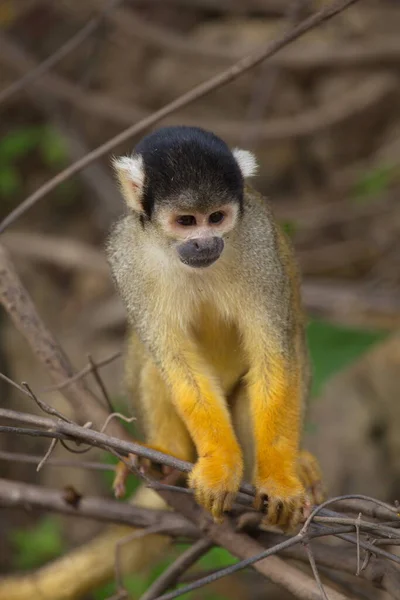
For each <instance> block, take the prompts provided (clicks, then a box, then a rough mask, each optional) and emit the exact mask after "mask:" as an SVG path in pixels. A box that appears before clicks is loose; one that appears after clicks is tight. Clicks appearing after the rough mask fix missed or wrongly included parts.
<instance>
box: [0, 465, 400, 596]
mask: <svg viewBox="0 0 400 600" xmlns="http://www.w3.org/2000/svg"><path fill="white" fill-rule="evenodd" d="M2 454H4V453H2ZM0 506H1V507H11V508H22V509H26V508H32V509H34V508H38V509H41V510H43V509H44V510H51V511H54V512H59V513H62V514H67V515H74V516H80V517H83V518H95V519H97V520H100V521H105V522H110V523H111V522H112V523H118V524H127V525H132V526H135V527H152V526H154V525H160V526H162V527H163V528H165V530H166V528H167V527H168V523H169V524H170V529H169V534H170V535H176V536H177V537H178V536H185V537H188V538H191V537H193V538H196V537H197V536H198V530H196V528H195V527H194V526H193V525H191V524H189V523H188V521H187V520H186V519H185V518H184V517H183V516H181V515H179V514H178V513H176V512H175V513H172V512H167V511H160V510H159V511H155V510H150V509H144V508H139V507H136V506H131V505H127V504H124V503H120V502H116V501H115V500H105V499H103V498H94V497H83V498H82V499H81V501H80V503H79V504H78V505H77V506H76V507H71V505H69V504H67V503H66V502H65V501H64V499H63V494H62V492H60V491H59V490H49V489H44V488H43V487H41V486H35V485H29V484H25V483H19V482H15V481H10V480H5V479H0ZM342 529H343V528H342ZM331 531H332V532H334V531H337V532H338V531H339V530H338V529H337V528H336V529H331ZM320 535H330V534H329V533H327V532H322V533H318V532H312V533H311V534H310V537H311V538H314V537H319V536H320ZM281 540H285V538H284V537H283V536H281V535H275V534H273V535H271V534H269V536H268V537H266V541H268V543H269V545H271V542H272V544H273V545H276V543H277V541H279V542H280V541H281ZM388 541H389V540H388ZM393 542H396V540H393ZM294 548H295V547H294V546H292V547H291V548H290V549H286V550H284V551H283V554H284V556H286V555H288V556H289V557H291V558H296V559H300V560H302V561H304V560H305V559H304V556H303V553H302V552H297V551H295V549H294ZM314 552H315V555H316V559H317V562H318V564H322V565H324V566H327V567H331V568H335V569H339V570H343V571H346V572H349V573H354V571H355V561H354V560H353V559H352V558H351V557H350V556H349V557H348V558H347V557H346V556H344V555H343V552H342V551H340V549H338V553H337V555H336V562H334V560H333V558H332V553H333V552H335V549H334V548H332V547H320V545H318V544H317V547H315V548H314ZM378 564H379V565H381V567H379V568H378V566H377V565H375V562H374V566H373V567H372V569H371V570H370V571H367V572H365V571H362V572H361V577H363V578H366V579H367V580H369V581H371V582H374V581H376V582H377V583H379V582H380V581H381V580H382V577H383V578H385V580H386V581H385V585H384V589H387V591H389V592H390V593H392V595H393V596H394V597H395V598H396V600H397V599H398V598H399V593H395V591H396V590H397V592H399V590H400V574H399V573H398V571H397V570H391V569H390V568H388V566H386V565H385V564H384V563H383V562H380V563H378Z"/></svg>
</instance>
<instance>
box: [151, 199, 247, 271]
mask: <svg viewBox="0 0 400 600" xmlns="http://www.w3.org/2000/svg"><path fill="white" fill-rule="evenodd" d="M239 217H240V215H239V207H238V206H237V204H235V203H229V204H223V205H222V206H217V207H216V210H207V211H202V212H198V211H194V210H193V207H192V210H191V211H190V214H189V210H188V208H187V207H185V208H182V209H181V210H178V211H177V210H176V207H172V206H170V207H163V208H162V209H161V210H160V211H158V212H157V213H156V215H155V218H156V220H157V222H158V226H159V228H160V229H161V230H162V232H163V236H165V237H167V238H169V240H170V245H172V247H173V251H174V252H175V253H176V255H177V256H178V259H179V261H180V262H181V263H183V264H184V265H187V266H189V267H192V268H195V269H199V268H205V267H209V266H211V265H212V264H213V263H215V262H216V261H217V260H218V259H219V258H220V256H221V255H222V253H223V250H224V246H225V243H224V239H223V238H224V235H225V234H227V233H229V232H230V231H232V229H233V228H234V227H235V225H236V223H237V220H238V219H239Z"/></svg>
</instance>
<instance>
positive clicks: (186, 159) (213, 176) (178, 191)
mask: <svg viewBox="0 0 400 600" xmlns="http://www.w3.org/2000/svg"><path fill="white" fill-rule="evenodd" d="M135 155H141V156H142V159H143V168H144V173H145V177H144V189H143V196H142V199H141V200H142V206H143V209H144V211H145V213H146V215H147V217H148V218H149V219H150V218H151V215H152V213H153V212H154V207H155V206H157V205H161V204H168V203H171V204H172V203H173V204H174V206H177V205H179V206H180V207H182V209H184V210H190V209H192V210H199V211H202V210H204V211H207V210H212V208H213V207H217V206H220V205H221V204H224V203H229V202H237V203H238V204H239V207H240V209H241V210H242V204H243V187H244V182H243V176H242V172H241V170H240V167H239V165H238V163H237V161H236V159H235V157H234V156H233V154H232V152H231V150H230V149H229V147H228V146H227V144H226V143H225V142H224V141H222V140H221V139H220V138H219V137H217V136H216V135H214V134H213V133H211V132H209V131H205V130H204V129H200V128H198V127H186V126H176V127H163V128H161V129H158V130H156V131H154V132H153V133H150V134H149V135H148V136H146V137H144V138H143V139H142V140H141V141H140V142H139V143H138V145H137V146H136V148H135V150H134V153H133V156H135Z"/></svg>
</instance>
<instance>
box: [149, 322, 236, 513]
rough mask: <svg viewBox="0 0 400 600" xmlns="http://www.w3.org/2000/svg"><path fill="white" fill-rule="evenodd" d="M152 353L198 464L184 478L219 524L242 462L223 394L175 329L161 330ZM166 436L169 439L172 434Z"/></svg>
mask: <svg viewBox="0 0 400 600" xmlns="http://www.w3.org/2000/svg"><path fill="white" fill-rule="evenodd" d="M165 331H166V332H167V334H168V335H167V336H165V337H164V338H162V337H161V336H160V335H159V333H158V336H157V341H156V343H151V344H150V346H151V347H152V348H157V350H156V353H157V355H158V356H160V357H161V358H160V361H157V362H158V364H160V365H162V373H163V376H164V378H165V380H166V381H167V383H168V384H169V386H170V389H171V392H172V397H173V404H174V406H175V407H176V410H177V412H178V413H179V415H180V417H181V419H182V420H183V422H184V423H185V425H186V427H187V429H188V431H189V433H190V436H191V438H192V439H193V441H194V443H195V445H196V448H197V453H198V456H199V460H198V462H197V463H196V465H195V467H194V469H193V470H192V472H191V474H190V478H189V483H190V485H191V487H193V488H194V489H195V493H196V496H197V499H198V501H199V502H200V503H201V504H203V506H205V507H206V508H208V509H209V510H210V511H211V512H212V514H213V515H214V517H216V518H219V517H220V516H221V514H222V511H223V510H226V509H228V508H229V507H230V506H231V503H232V501H233V497H234V494H235V493H236V492H237V490H238V488H239V485H240V481H241V478H242V473H243V460H242V453H241V449H240V447H239V443H238V441H237V439H236V436H235V433H234V430H233V426H232V423H231V418H230V414H229V411H228V407H227V405H226V401H225V399H224V396H223V393H222V390H221V389H220V387H219V385H218V384H217V382H216V379H215V377H214V376H213V373H212V370H211V368H210V367H209V365H207V363H206V361H205V360H204V358H203V357H202V356H201V354H200V351H199V349H198V347H197V346H196V344H195V343H194V341H193V340H191V339H190V337H189V336H188V334H187V332H186V331H183V330H182V329H181V328H180V327H179V326H175V325H174V324H170V326H169V327H166V328H165ZM171 435H174V433H173V432H171Z"/></svg>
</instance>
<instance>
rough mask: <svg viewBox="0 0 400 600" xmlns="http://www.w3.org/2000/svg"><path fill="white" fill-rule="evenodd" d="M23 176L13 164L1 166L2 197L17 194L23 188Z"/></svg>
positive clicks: (0, 185)
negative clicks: (21, 176)
mask: <svg viewBox="0 0 400 600" xmlns="http://www.w3.org/2000/svg"><path fill="white" fill-rule="evenodd" d="M21 183H22V182H21V178H20V176H19V173H18V171H17V169H14V167H12V166H11V165H5V166H3V167H0V197H4V198H6V197H8V196H12V195H13V194H16V193H17V192H18V191H19V190H20V188H21Z"/></svg>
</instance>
